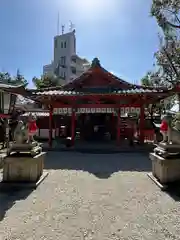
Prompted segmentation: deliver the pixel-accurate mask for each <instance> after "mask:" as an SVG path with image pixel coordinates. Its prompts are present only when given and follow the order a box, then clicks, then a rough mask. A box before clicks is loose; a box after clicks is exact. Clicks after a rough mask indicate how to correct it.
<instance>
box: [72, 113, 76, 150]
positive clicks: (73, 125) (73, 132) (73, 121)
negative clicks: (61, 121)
mask: <svg viewBox="0 0 180 240" xmlns="http://www.w3.org/2000/svg"><path fill="white" fill-rule="evenodd" d="M75 121H76V110H75V109H74V108H72V116H71V139H72V146H73V145H74V140H75Z"/></svg>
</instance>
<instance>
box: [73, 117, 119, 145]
mask: <svg viewBox="0 0 180 240" xmlns="http://www.w3.org/2000/svg"><path fill="white" fill-rule="evenodd" d="M112 119H113V117H112V114H107V113H94V114H93V113H89V114H81V115H80V116H79V117H78V119H77V128H78V129H79V132H80V139H83V140H85V141H93V142H94V141H95V142H96V141H110V140H112V139H113V132H115V128H114V129H113V127H114V125H113V126H112V124H111V123H112ZM113 130H114V131H113Z"/></svg>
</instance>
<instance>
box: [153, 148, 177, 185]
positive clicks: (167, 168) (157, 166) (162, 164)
mask: <svg viewBox="0 0 180 240" xmlns="http://www.w3.org/2000/svg"><path fill="white" fill-rule="evenodd" d="M149 157H150V159H151V160H152V174H153V176H154V177H155V178H156V179H158V181H159V182H160V183H161V184H168V183H172V182H176V181H179V180H180V158H172V159H166V158H164V157H162V156H159V155H157V154H156V153H150V155H149Z"/></svg>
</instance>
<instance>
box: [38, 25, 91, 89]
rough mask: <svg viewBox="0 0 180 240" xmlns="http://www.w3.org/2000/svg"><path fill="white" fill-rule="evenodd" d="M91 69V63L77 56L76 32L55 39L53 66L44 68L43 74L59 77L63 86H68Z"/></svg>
mask: <svg viewBox="0 0 180 240" xmlns="http://www.w3.org/2000/svg"><path fill="white" fill-rule="evenodd" d="M89 67H90V63H89V62H88V61H87V60H86V59H85V58H81V57H79V56H78V55H77V54H76V36H75V30H71V31H70V32H68V33H64V26H62V34H61V35H57V36H55V37H54V59H53V61H52V63H51V64H49V65H45V66H44V67H43V74H52V69H53V73H54V74H55V75H57V76H58V77H59V78H60V79H62V80H61V84H66V83H68V82H70V81H72V80H73V79H75V78H76V77H78V76H80V75H81V74H82V73H83V72H84V71H86V70H87V69H88V68H89Z"/></svg>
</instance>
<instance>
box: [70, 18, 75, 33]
mask: <svg viewBox="0 0 180 240" xmlns="http://www.w3.org/2000/svg"><path fill="white" fill-rule="evenodd" d="M74 28H75V25H74V24H73V23H72V21H69V31H70V32H72V31H75V29H74Z"/></svg>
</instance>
